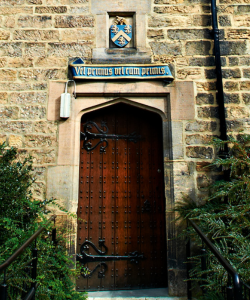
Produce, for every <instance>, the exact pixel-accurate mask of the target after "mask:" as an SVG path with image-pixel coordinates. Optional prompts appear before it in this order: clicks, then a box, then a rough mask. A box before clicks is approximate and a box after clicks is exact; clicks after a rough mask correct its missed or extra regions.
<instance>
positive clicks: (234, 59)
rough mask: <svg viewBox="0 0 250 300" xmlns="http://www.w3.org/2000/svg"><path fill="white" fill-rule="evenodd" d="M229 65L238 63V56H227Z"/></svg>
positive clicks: (232, 65)
mask: <svg viewBox="0 0 250 300" xmlns="http://www.w3.org/2000/svg"><path fill="white" fill-rule="evenodd" d="M228 61H229V66H231V67H234V66H238V65H239V58H238V57H235V56H229V57H228Z"/></svg>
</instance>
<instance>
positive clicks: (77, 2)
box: [70, 0, 89, 4]
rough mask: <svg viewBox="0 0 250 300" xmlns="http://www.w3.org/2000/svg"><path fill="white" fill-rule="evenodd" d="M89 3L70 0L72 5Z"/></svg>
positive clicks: (86, 0)
mask: <svg viewBox="0 0 250 300" xmlns="http://www.w3.org/2000/svg"><path fill="white" fill-rule="evenodd" d="M88 2H89V0H70V4H85V3H88Z"/></svg>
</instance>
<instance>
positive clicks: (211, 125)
mask: <svg viewBox="0 0 250 300" xmlns="http://www.w3.org/2000/svg"><path fill="white" fill-rule="evenodd" d="M216 129H217V122H215V121H192V122H188V123H187V124H186V128H185V131H194V132H204V131H209V132H212V131H215V130H216Z"/></svg>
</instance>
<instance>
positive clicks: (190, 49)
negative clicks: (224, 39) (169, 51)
mask: <svg viewBox="0 0 250 300" xmlns="http://www.w3.org/2000/svg"><path fill="white" fill-rule="evenodd" d="M185 48H186V55H191V56H193V55H208V54H209V52H210V50H211V43H210V42H209V41H199V42H197V41H191V42H186V47H185Z"/></svg>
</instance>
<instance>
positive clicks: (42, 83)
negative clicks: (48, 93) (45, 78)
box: [32, 82, 48, 90]
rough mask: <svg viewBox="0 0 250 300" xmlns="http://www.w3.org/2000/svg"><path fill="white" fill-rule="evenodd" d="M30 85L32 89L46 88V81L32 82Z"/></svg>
mask: <svg viewBox="0 0 250 300" xmlns="http://www.w3.org/2000/svg"><path fill="white" fill-rule="evenodd" d="M32 86H33V90H47V88H48V84H47V82H39V83H34V84H33V85H32Z"/></svg>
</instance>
